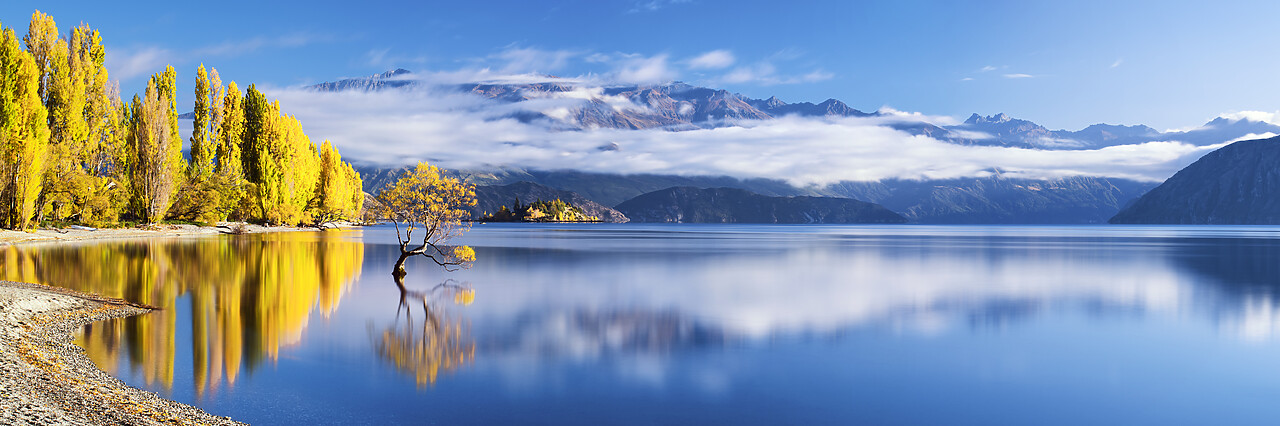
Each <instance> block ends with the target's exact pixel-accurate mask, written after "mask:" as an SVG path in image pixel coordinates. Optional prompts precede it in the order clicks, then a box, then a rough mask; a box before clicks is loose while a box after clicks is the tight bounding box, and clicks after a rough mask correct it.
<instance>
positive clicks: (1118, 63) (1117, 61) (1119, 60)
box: [1111, 58, 1124, 68]
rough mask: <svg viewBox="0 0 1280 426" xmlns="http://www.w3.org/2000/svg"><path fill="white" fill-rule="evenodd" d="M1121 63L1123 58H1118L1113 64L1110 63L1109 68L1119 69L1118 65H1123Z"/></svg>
mask: <svg viewBox="0 0 1280 426" xmlns="http://www.w3.org/2000/svg"><path fill="white" fill-rule="evenodd" d="M1123 63H1124V58H1118V59H1116V61H1115V62H1112V63H1111V68H1116V67H1119V66H1120V64H1123Z"/></svg>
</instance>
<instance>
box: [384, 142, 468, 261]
mask: <svg viewBox="0 0 1280 426" xmlns="http://www.w3.org/2000/svg"><path fill="white" fill-rule="evenodd" d="M475 197H476V194H475V187H474V186H472V185H469V184H466V183H462V182H460V181H459V180H458V179H455V178H451V177H445V176H442V175H441V174H440V170H439V169H437V168H436V167H435V166H432V165H430V164H427V163H426V162H421V163H418V165H417V167H415V168H414V169H413V170H411V171H408V172H407V173H406V174H405V175H404V176H402V177H401V178H400V179H399V180H397V181H396V182H395V183H393V184H391V185H388V186H387V187H385V188H383V189H382V191H379V192H378V195H377V197H376V198H377V201H378V203H379V214H380V215H381V216H382V217H384V218H387V219H390V220H391V221H392V223H394V224H395V226H396V237H397V239H399V241H400V258H399V259H397V260H396V264H395V267H394V268H393V269H392V272H391V273H392V275H394V276H396V277H403V276H404V275H405V274H406V272H405V269H404V263H405V260H407V259H408V258H409V257H411V256H417V255H422V256H425V257H427V258H428V259H431V260H432V261H433V262H435V263H436V264H437V265H440V266H443V267H444V268H445V269H446V270H450V269H453V268H459V267H462V268H466V267H470V265H471V262H473V261H475V258H476V254H475V250H472V249H471V247H468V246H450V245H448V243H449V242H450V241H452V240H453V239H454V238H457V237H460V236H462V234H464V233H465V232H466V231H467V230H469V229H471V224H470V222H464V221H463V220H464V219H466V218H467V217H468V215H469V213H468V212H467V207H470V206H474V205H476V198H475ZM401 225H403V229H402V228H401ZM417 231H421V234H419V237H420V238H421V244H418V245H417V246H416V247H409V245H410V244H412V243H414V241H416V240H415V236H414V232H417Z"/></svg>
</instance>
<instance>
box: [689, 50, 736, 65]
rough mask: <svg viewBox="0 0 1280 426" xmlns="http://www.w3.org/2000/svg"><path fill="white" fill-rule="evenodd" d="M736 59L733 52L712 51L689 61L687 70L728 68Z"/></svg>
mask: <svg viewBox="0 0 1280 426" xmlns="http://www.w3.org/2000/svg"><path fill="white" fill-rule="evenodd" d="M735 60H736V59H735V58H734V57H733V52H730V51H728V50H723V49H721V50H712V51H710V52H707V53H703V54H701V55H698V56H695V57H694V58H693V59H690V60H689V68H692V69H721V68H728V67H729V66H730V65H733V62H734V61H735Z"/></svg>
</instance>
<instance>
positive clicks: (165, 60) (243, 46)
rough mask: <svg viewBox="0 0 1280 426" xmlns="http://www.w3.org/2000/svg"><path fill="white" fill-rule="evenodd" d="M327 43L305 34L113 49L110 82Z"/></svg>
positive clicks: (110, 61) (110, 62) (326, 38)
mask: <svg viewBox="0 0 1280 426" xmlns="http://www.w3.org/2000/svg"><path fill="white" fill-rule="evenodd" d="M324 40H328V37H325V36H316V35H312V34H306V33H295V34H286V35H282V36H274V37H266V36H262V37H254V38H250V39H243V40H229V41H224V42H221V43H217V44H212V45H207V46H202V47H196V48H193V49H183V50H175V49H170V48H166V47H162V46H136V47H124V48H116V49H112V51H111V54H110V55H107V64H106V65H107V69H109V70H111V78H113V79H116V80H119V81H124V80H130V79H132V78H135V77H138V76H143V75H147V74H153V73H157V72H160V71H163V70H164V69H163V68H164V66H165V65H181V64H184V63H187V62H191V61H197V60H202V61H207V60H209V59H216V58H226V57H235V56H240V55H246V54H250V53H254V52H257V51H259V50H262V49H270V48H296V47H302V46H306V45H308V44H312V43H316V42H320V41H324Z"/></svg>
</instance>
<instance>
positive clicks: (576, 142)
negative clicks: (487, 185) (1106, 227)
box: [267, 80, 1224, 186]
mask: <svg viewBox="0 0 1280 426" xmlns="http://www.w3.org/2000/svg"><path fill="white" fill-rule="evenodd" d="M472 81H474V80H472ZM433 87H438V86H430V85H424V87H421V88H418V89H414V90H387V91H379V92H339V93H332V92H316V91H311V90H307V89H300V88H287V89H267V91H268V95H269V96H272V97H275V98H279V99H280V101H281V102H282V104H283V106H284V108H285V110H286V111H288V112H290V113H292V114H295V115H297V117H298V118H299V119H300V120H301V121H302V122H303V123H304V126H305V127H306V129H307V132H308V134H310V135H311V136H312V138H313V139H314V140H315V141H316V142H317V143H318V142H319V141H320V140H322V139H328V140H330V141H332V142H333V143H334V144H336V145H337V146H338V147H339V148H340V149H341V150H342V153H343V156H344V157H347V158H349V159H354V160H358V161H364V162H372V163H379V164H383V165H387V166H400V165H408V164H413V163H415V162H417V161H422V160H427V161H431V162H432V163H434V164H437V165H440V166H443V167H447V168H456V169H483V168H492V167H498V166H511V167H526V168H537V169H546V170H557V169H573V170H580V171H586V172H601V173H623V174H635V173H657V174H675V175H726V176H733V177H738V178H771V179H781V180H785V181H787V182H789V183H792V184H794V185H800V186H805V185H825V184H830V183H835V182H839V181H875V180H882V179H891V178H896V179H949V178H965V177H985V176H990V175H991V174H992V173H993V171H995V170H999V172H1000V173H1003V174H1004V175H1005V176H1009V177H1019V178H1034V179H1052V178H1061V177H1068V176H1097V177H1109V178H1125V179H1134V180H1142V181H1161V180H1164V179H1165V178H1168V177H1169V176H1171V175H1173V173H1175V172H1177V171H1178V170H1179V169H1181V168H1182V167H1185V166H1186V165H1188V164H1190V163H1191V162H1193V161H1195V160H1196V159H1197V158H1199V157H1200V156H1201V155H1203V154H1205V153H1207V152H1209V151H1211V150H1213V149H1217V148H1219V147H1221V146H1222V145H1224V144H1219V145H1212V146H1195V145H1191V144H1187V143H1181V142H1148V143H1142V144H1135V145H1122V146H1113V147H1107V148H1102V149H1095V150H1071V151H1065V150H1064V151H1057V150H1039V149H1021V148H1006V147H984V146H961V145H956V144H951V143H947V142H943V141H939V140H936V139H933V138H930V137H927V136H919V135H912V134H909V133H907V132H904V131H900V130H896V129H894V128H892V127H889V125H890V124H892V123H895V122H896V123H901V122H904V121H905V122H928V123H934V124H950V123H947V122H946V121H948V120H950V118H947V117H930V116H924V115H920V114H910V113H897V114H890V115H887V116H882V117H867V118H804V117H782V118H778V119H773V120H764V121H747V122H740V123H736V124H735V125H732V126H725V127H717V128H710V129H697V130H684V131H669V130H661V129H652V130H614V129H594V130H583V131H563V130H554V129H553V127H555V126H549V125H547V124H546V123H545V122H543V121H532V122H521V121H519V120H516V119H513V118H510V117H511V116H512V115H513V114H516V113H521V112H538V113H545V114H547V115H548V116H550V117H552V118H553V119H554V118H556V117H561V118H563V117H566V116H568V115H569V112H570V111H572V110H573V109H574V108H576V107H578V106H580V105H582V104H583V103H585V102H589V101H590V100H589V98H592V96H591V95H597V94H598V93H592V91H590V90H589V89H583V90H584V92H582V93H578V92H569V93H566V94H563V95H556V96H551V97H545V98H540V99H535V100H531V101H525V102H519V103H501V102H498V101H494V100H490V99H485V98H482V97H480V96H478V95H474V94H470V93H459V92H456V91H451V90H441V89H438V88H433ZM604 100H605V101H606V102H607V103H608V104H609V105H610V106H611V107H612V108H617V109H628V108H644V107H643V106H639V105H635V104H631V103H630V102H629V101H628V100H626V99H625V98H618V99H604ZM611 144H616V145H617V146H618V148H619V149H617V150H603V149H601V147H603V146H607V145H611Z"/></svg>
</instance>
